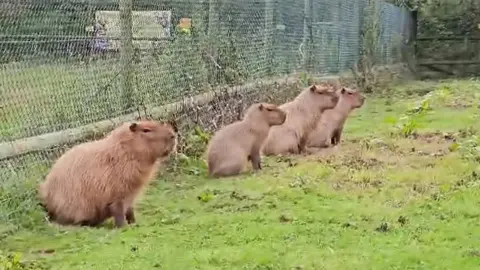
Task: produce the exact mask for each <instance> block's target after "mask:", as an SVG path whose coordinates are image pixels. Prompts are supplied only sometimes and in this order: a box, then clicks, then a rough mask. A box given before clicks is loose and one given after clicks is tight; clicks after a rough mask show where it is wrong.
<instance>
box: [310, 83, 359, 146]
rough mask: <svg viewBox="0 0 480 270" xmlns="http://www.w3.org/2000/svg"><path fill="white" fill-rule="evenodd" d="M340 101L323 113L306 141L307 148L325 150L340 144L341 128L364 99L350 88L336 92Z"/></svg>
mask: <svg viewBox="0 0 480 270" xmlns="http://www.w3.org/2000/svg"><path fill="white" fill-rule="evenodd" d="M338 92H339V97H340V100H339V101H338V103H337V106H335V108H333V109H331V110H326V111H325V112H323V114H322V116H321V117H320V120H319V121H318V123H317V126H316V128H315V129H314V131H312V132H311V133H310V134H309V136H308V139H307V147H309V148H311V147H314V148H325V147H329V146H331V145H337V144H338V143H339V142H340V137H341V135H342V131H343V126H344V125H345V121H346V120H347V118H348V116H349V114H350V113H351V112H352V111H353V110H354V109H358V108H360V107H362V106H363V103H364V102H365V97H364V96H363V95H361V94H360V92H358V91H356V90H355V89H352V88H341V89H340V90H338Z"/></svg>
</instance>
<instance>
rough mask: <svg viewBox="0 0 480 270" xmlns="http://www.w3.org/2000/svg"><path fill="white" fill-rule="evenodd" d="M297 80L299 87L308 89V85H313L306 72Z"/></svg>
mask: <svg viewBox="0 0 480 270" xmlns="http://www.w3.org/2000/svg"><path fill="white" fill-rule="evenodd" d="M298 80H299V82H300V86H301V87H308V86H309V85H312V84H313V79H312V77H311V76H310V75H309V74H308V73H306V72H301V73H300V75H299V79H298Z"/></svg>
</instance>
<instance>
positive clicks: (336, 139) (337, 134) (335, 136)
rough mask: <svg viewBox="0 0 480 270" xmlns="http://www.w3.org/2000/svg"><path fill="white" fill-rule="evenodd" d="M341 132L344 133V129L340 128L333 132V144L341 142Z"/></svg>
mask: <svg viewBox="0 0 480 270" xmlns="http://www.w3.org/2000/svg"><path fill="white" fill-rule="evenodd" d="M341 134H342V131H341V130H338V129H337V130H335V131H334V132H333V134H332V140H331V143H332V145H337V144H339V143H340V137H341Z"/></svg>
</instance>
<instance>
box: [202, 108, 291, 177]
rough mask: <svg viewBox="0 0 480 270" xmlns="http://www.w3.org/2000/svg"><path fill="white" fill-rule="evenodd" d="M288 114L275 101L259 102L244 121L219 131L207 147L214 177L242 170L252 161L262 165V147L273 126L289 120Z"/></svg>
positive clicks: (210, 172) (255, 168)
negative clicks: (273, 102)
mask: <svg viewBox="0 0 480 270" xmlns="http://www.w3.org/2000/svg"><path fill="white" fill-rule="evenodd" d="M285 119H286V114H285V112H284V111H282V110H281V109H279V108H278V107H277V106H276V105H274V104H269V103H255V104H253V105H251V106H250V107H249V108H248V109H247V110H246V112H245V117H244V118H243V120H241V121H237V122H235V123H233V124H230V125H227V126H225V127H223V128H221V129H220V130H219V131H217V132H216V133H215V134H214V136H213V137H212V139H211V140H210V142H209V144H208V147H207V161H208V162H207V163H208V171H209V174H210V176H212V177H227V176H233V175H237V174H240V173H241V172H242V171H243V170H244V168H245V165H246V163H247V162H248V161H250V162H251V163H252V167H253V169H254V170H255V171H256V170H260V169H261V164H260V163H261V159H260V147H261V146H262V143H263V142H264V141H265V139H266V138H267V136H268V132H269V130H270V128H271V127H272V126H276V125H281V124H283V123H284V122H285Z"/></svg>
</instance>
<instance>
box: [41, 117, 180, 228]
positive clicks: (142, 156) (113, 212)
mask: <svg viewBox="0 0 480 270" xmlns="http://www.w3.org/2000/svg"><path fill="white" fill-rule="evenodd" d="M176 145H177V134H176V129H175V128H174V127H172V126H171V125H170V124H168V123H162V122H157V121H149V120H143V121H137V122H134V123H125V124H123V125H121V126H119V127H117V128H116V129H114V130H113V131H112V132H111V133H110V134H108V135H107V136H106V137H105V138H103V139H101V140H97V141H93V142H87V143H83V144H79V145H76V146H74V147H72V148H71V149H70V150H68V151H67V152H66V153H64V154H63V155H62V156H61V157H60V158H59V159H58V160H57V161H56V163H55V164H54V165H53V166H52V168H51V170H50V172H49V174H48V175H47V177H46V179H45V181H44V182H43V183H41V184H40V186H39V195H40V199H41V204H42V206H43V207H44V209H45V210H46V211H47V212H48V216H49V218H50V220H51V221H54V222H56V223H58V224H61V225H82V226H97V225H99V224H101V223H103V222H104V221H105V220H106V219H108V218H110V217H113V218H114V221H115V226H116V227H122V226H124V224H125V220H126V221H127V222H128V223H129V224H131V223H135V214H134V210H133V204H134V201H135V199H136V198H137V197H138V195H140V193H141V191H142V190H143V188H144V187H145V186H146V185H147V184H148V183H149V182H150V181H151V180H152V179H153V177H154V176H155V174H156V172H157V170H158V166H159V164H160V161H163V160H165V159H166V158H167V157H168V156H169V155H170V153H171V152H172V151H174V150H175V148H176Z"/></svg>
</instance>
